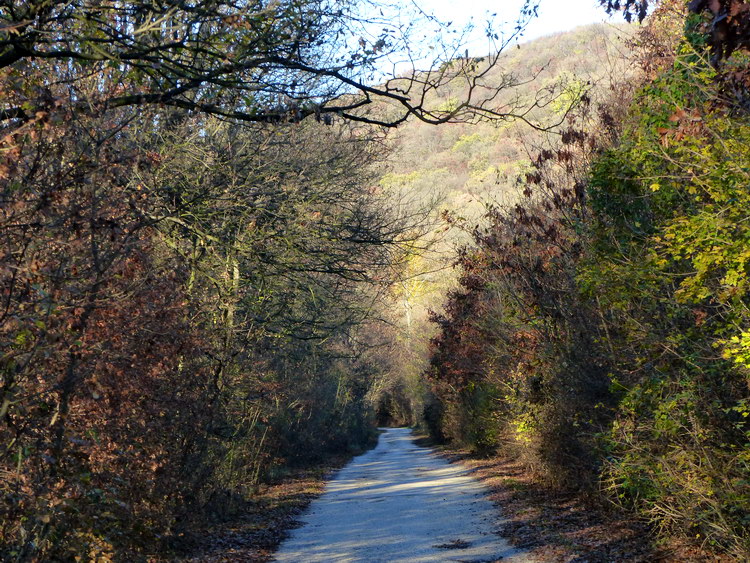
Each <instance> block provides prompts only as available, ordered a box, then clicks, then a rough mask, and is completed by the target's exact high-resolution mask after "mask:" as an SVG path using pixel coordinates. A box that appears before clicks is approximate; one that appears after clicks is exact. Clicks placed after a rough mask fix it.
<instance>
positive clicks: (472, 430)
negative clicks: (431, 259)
mask: <svg viewBox="0 0 750 563" xmlns="http://www.w3.org/2000/svg"><path fill="white" fill-rule="evenodd" d="M693 4H695V3H693ZM709 4H710V3H709ZM716 4H717V5H718V3H716ZM729 4H733V5H734V8H736V10H738V11H736V12H733V13H734V14H735V15H734V16H730V22H733V24H735V25H736V24H737V22H738V21H740V20H741V21H742V22H747V15H746V14H745V12H744V11H743V10H745V9H746V8H747V5H746V4H742V3H729ZM711 9H713V8H711ZM701 10H702V8H701V7H698V8H697V11H698V13H692V12H691V13H686V9H685V5H684V3H683V2H677V1H676V2H661V3H660V4H659V6H658V7H657V8H656V12H655V13H654V14H653V15H652V16H651V17H650V18H649V19H648V20H647V24H646V25H645V26H644V27H643V28H642V29H641V30H640V31H638V32H637V34H635V35H634V36H633V38H632V40H631V46H632V48H633V52H634V56H635V60H636V62H637V63H638V64H639V67H640V71H639V73H638V75H637V80H635V81H633V82H632V87H630V88H629V87H627V85H624V86H621V87H620V88H619V89H617V90H613V91H610V92H608V93H606V94H605V95H603V96H601V95H599V96H597V95H592V96H591V97H589V96H585V97H584V98H582V99H581V101H582V104H581V106H580V107H579V108H578V109H577V110H576V111H575V112H574V113H573V114H571V115H570V117H569V119H568V127H566V128H564V129H563V130H562V131H561V135H560V136H559V138H558V139H557V142H553V143H551V144H550V145H549V146H548V147H545V148H543V149H542V150H540V151H538V152H537V153H536V156H535V158H534V159H533V161H532V163H531V166H530V167H529V169H528V170H527V171H526V172H525V173H524V174H522V175H521V176H520V179H519V191H520V192H521V198H520V199H519V200H518V201H517V202H513V203H511V204H509V205H502V204H498V205H495V206H492V207H491V208H490V209H489V211H488V212H487V214H486V216H485V218H484V222H483V223H482V224H481V225H480V226H479V227H478V228H476V229H475V230H472V231H470V234H471V237H472V241H471V244H469V245H467V246H466V247H465V249H464V250H463V251H462V252H461V254H460V257H459V260H458V268H459V281H458V283H459V285H458V288H457V289H455V290H453V291H452V292H451V293H450V294H449V298H448V301H447V303H446V305H445V310H444V312H440V313H436V314H434V316H433V320H434V322H435V323H437V325H438V327H439V334H438V335H437V337H436V338H435V339H434V340H433V343H432V353H431V359H430V367H429V369H427V370H426V372H425V378H426V380H427V381H428V382H429V385H430V390H429V399H428V400H427V404H426V408H425V418H426V424H427V426H428V428H429V430H430V432H431V434H432V436H433V437H434V438H436V439H438V440H440V441H444V442H446V441H447V442H450V443H453V444H457V445H461V446H468V447H471V448H473V449H474V450H475V451H477V452H480V453H484V454H491V453H492V452H494V451H496V450H497V449H498V448H500V449H502V450H503V451H504V452H506V453H508V452H510V453H511V454H512V455H513V456H514V457H517V458H518V459H520V460H522V461H523V462H524V463H525V464H526V467H528V468H529V469H530V470H531V471H532V472H533V473H534V474H535V475H536V476H537V479H538V480H539V482H541V483H545V484H547V485H552V486H554V487H557V488H563V489H578V490H584V491H593V492H594V494H597V495H602V496H603V497H604V498H607V499H609V500H611V501H612V502H613V503H616V504H619V505H621V506H623V507H626V508H628V509H632V510H634V511H636V512H637V513H639V514H642V515H644V516H645V517H646V518H647V519H648V520H650V521H651V522H652V523H653V524H654V525H655V526H656V527H657V528H658V529H659V530H661V531H662V532H663V533H665V534H667V535H676V536H679V537H683V538H689V539H690V540H691V541H693V542H696V543H697V544H699V545H703V546H704V547H708V548H710V549H712V550H716V551H717V552H723V553H727V554H730V555H732V556H734V557H735V558H737V559H738V560H745V559H746V558H747V557H748V555H749V554H750V536H748V529H749V527H748V524H749V523H750V486H749V483H750V479H749V477H750V457H748V455H749V452H750V411H749V410H748V405H749V403H748V400H749V398H750V396H749V394H748V388H749V387H748V381H749V380H748V371H747V370H748V367H749V366H750V362H748V343H747V341H748V337H747V335H748V331H750V327H749V326H748V316H747V311H748V293H747V292H748V283H747V265H746V263H747V255H748V233H747V226H746V223H747V218H748V209H750V206H749V204H750V202H749V201H748V196H747V186H748V185H749V180H750V177H748V171H749V170H750V160H749V158H750V153H748V147H750V137H749V136H748V133H749V132H750V129H749V128H748V126H749V125H750V115H749V114H748V107H749V106H748V103H749V100H750V98H749V97H748V91H749V89H748V86H750V73H748V53H747V51H746V50H742V49H736V50H734V49H726V50H724V51H721V52H719V51H717V49H719V47H718V46H717V44H716V38H715V37H712V36H710V35H708V34H707V33H706V30H709V29H713V28H712V27H711V26H712V25H713V24H712V20H713V17H714V15H713V14H711V11H710V10H709V9H706V10H705V11H701ZM733 17H734V18H735V19H734V20H732V18H733Z"/></svg>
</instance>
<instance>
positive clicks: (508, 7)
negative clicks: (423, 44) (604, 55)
mask: <svg viewBox="0 0 750 563" xmlns="http://www.w3.org/2000/svg"><path fill="white" fill-rule="evenodd" d="M417 3H418V4H419V5H420V7H422V8H423V9H424V10H425V11H432V12H433V13H434V15H436V16H437V17H438V18H440V19H442V20H447V21H453V22H455V24H456V25H458V26H460V25H462V24H465V23H467V22H468V21H469V19H470V18H473V19H474V22H475V23H476V24H477V31H476V37H475V39H474V40H473V41H471V42H470V43H469V45H468V47H469V52H470V54H472V55H476V56H481V55H486V54H487V53H486V50H487V49H486V45H487V42H486V40H484V39H483V38H482V33H481V32H482V22H483V21H485V20H486V15H487V14H488V13H497V15H498V18H499V20H500V21H514V20H515V18H516V17H517V15H518V9H519V6H520V5H521V4H522V1H521V0H417ZM601 21H607V13H606V12H605V11H604V9H603V8H601V7H600V6H599V5H598V4H597V2H596V0H541V2H540V7H539V17H538V18H536V19H535V20H534V21H532V22H531V24H530V25H529V27H528V28H527V30H526V33H525V34H524V37H523V40H524V41H525V40H529V39H534V38H536V37H540V36H542V35H549V34H550V33H555V32H558V31H566V30H569V29H573V28H574V27H577V26H579V25H585V24H589V23H595V22H601ZM608 21H613V22H619V21H622V17H621V16H618V15H615V16H614V17H613V18H611V19H610V20H608Z"/></svg>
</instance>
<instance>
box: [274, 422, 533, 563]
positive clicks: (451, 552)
mask: <svg viewBox="0 0 750 563" xmlns="http://www.w3.org/2000/svg"><path fill="white" fill-rule="evenodd" d="M412 438H413V436H412V434H411V430H409V429H408V428H389V429H385V432H384V433H383V434H381V436H380V441H379V442H378V446H377V447H376V448H375V449H373V450H370V451H369V452H367V453H366V454H364V455H361V456H359V457H357V458H355V459H354V460H353V461H352V462H351V463H350V464H349V465H347V466H346V467H345V468H344V469H342V470H341V471H339V473H338V474H337V475H336V476H335V478H334V479H333V480H332V481H330V482H329V483H328V485H327V486H326V490H325V492H324V493H323V495H322V496H321V497H320V498H318V499H317V500H316V501H314V502H313V503H312V505H311V506H310V508H309V510H308V511H307V513H306V514H305V515H304V516H303V518H302V526H301V527H300V528H297V529H295V530H293V531H292V534H291V536H290V537H289V538H288V539H287V540H286V541H285V542H284V543H283V544H282V545H281V547H280V548H279V551H278V552H277V553H276V560H277V561H280V562H281V561H287V562H288V561H294V562H305V563H307V562H315V561H318V562H321V561H336V562H343V561H367V562H386V561H387V562H397V561H403V562H406V561H408V562H410V563H412V562H419V561H464V562H475V563H479V562H488V561H502V562H503V563H511V562H512V563H529V561H530V560H529V559H528V558H527V557H526V556H524V554H523V553H521V552H519V551H517V550H515V549H513V548H511V547H510V546H509V545H508V544H507V543H506V542H505V541H504V540H503V539H502V538H501V537H500V536H498V535H497V534H496V533H495V531H496V530H497V527H498V524H499V523H500V517H499V514H498V511H497V509H496V508H495V507H494V506H493V505H492V503H491V502H490V501H489V500H488V499H487V491H486V489H485V488H484V487H483V486H482V485H481V484H480V483H479V482H477V481H476V480H475V479H473V478H472V477H471V476H469V475H468V473H467V471H466V470H465V469H464V468H463V467H461V466H460V465H458V464H450V463H448V462H447V461H445V460H443V459H441V458H440V457H438V456H437V455H435V454H434V453H433V452H432V451H431V450H429V449H427V448H422V447H419V446H417V445H415V444H414V443H413V441H412Z"/></svg>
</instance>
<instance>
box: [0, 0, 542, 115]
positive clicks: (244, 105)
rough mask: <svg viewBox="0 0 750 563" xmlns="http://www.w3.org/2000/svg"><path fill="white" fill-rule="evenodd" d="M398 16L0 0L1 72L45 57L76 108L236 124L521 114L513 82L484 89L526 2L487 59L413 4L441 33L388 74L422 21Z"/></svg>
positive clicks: (304, 0) (292, 0) (217, 0)
mask: <svg viewBox="0 0 750 563" xmlns="http://www.w3.org/2000/svg"><path fill="white" fill-rule="evenodd" d="M396 9H398V10H400V11H403V7H402V6H397V5H390V4H389V3H388V2H381V1H378V0H345V1H333V0H282V1H279V2H268V1H266V0H248V1H244V2H236V1H233V0H208V1H206V2H200V3H189V2H183V1H178V0H169V1H165V2H157V1H155V0H136V1H130V2H124V1H119V0H73V1H67V2H62V1H60V0H22V1H18V0H2V1H1V2H0V23H1V24H2V27H0V69H1V68H9V67H14V68H23V67H25V66H27V65H32V66H33V65H35V64H38V62H39V61H42V60H44V61H47V62H51V63H52V64H53V65H55V67H56V68H57V70H58V73H60V74H63V75H64V76H65V79H64V83H65V84H66V85H67V86H68V93H67V97H68V99H69V102H70V104H71V105H72V106H73V107H74V108H75V110H76V111H89V112H90V111H94V112H96V111H105V110H108V109H112V108H117V107H123V106H138V105H144V104H152V105H153V104H158V105H163V106H171V107H178V108H182V109H186V110H191V111H199V112H205V113H209V114H213V115H219V116H223V117H226V118H233V119H237V120H240V121H246V122H283V121H299V120H301V119H303V118H305V117H307V116H316V117H318V118H322V119H324V120H326V121H329V120H330V119H331V118H332V116H333V115H341V116H343V117H345V118H347V119H352V120H356V121H364V122H368V123H375V124H379V125H385V126H395V125H398V124H399V123H402V122H403V121H404V120H405V119H406V118H407V117H409V116H410V115H412V116H415V117H417V118H419V119H422V120H424V121H427V122H429V123H444V122H447V121H452V120H456V119H461V118H466V117H469V116H475V115H478V116H482V117H486V118H490V119H506V118H509V117H512V116H514V115H520V116H521V117H523V114H522V111H521V108H520V107H515V106H512V105H511V106H505V107H498V106H497V104H496V103H495V98H496V96H497V92H498V91H499V90H501V89H504V88H507V87H511V86H513V85H514V83H515V82H514V79H513V78H512V77H508V78H507V80H504V81H503V82H502V83H501V84H500V85H496V84H494V85H493V84H489V83H487V82H486V81H485V80H484V78H485V76H486V73H487V70H488V69H489V68H491V67H492V66H493V65H494V64H496V63H497V61H498V55H499V51H500V50H501V49H502V47H503V46H505V45H507V44H508V42H510V41H511V40H512V39H514V38H516V37H517V36H518V35H519V34H520V33H522V31H523V28H524V27H525V25H526V23H527V22H528V21H529V19H530V18H531V17H533V16H534V15H535V13H536V2H534V1H532V0H526V2H525V3H524V5H523V7H522V8H521V10H520V13H519V18H518V21H517V23H516V25H515V27H514V28H513V30H512V31H511V33H510V34H509V35H508V36H507V37H504V38H501V37H500V35H499V34H498V32H497V31H495V30H494V29H491V28H490V29H488V31H487V35H488V39H489V41H490V44H491V45H493V46H494V47H495V48H496V52H495V53H494V54H491V55H490V56H489V57H488V59H487V60H478V59H473V58H469V57H468V56H466V57H461V56H459V51H458V47H459V45H460V37H461V35H460V34H458V35H457V36H458V37H459V39H458V40H456V41H452V40H450V41H449V40H447V39H445V37H444V34H443V33H442V31H441V29H443V24H441V23H440V22H437V21H436V20H434V18H431V17H429V16H424V14H423V13H422V12H421V11H419V10H418V11H417V13H418V14H423V17H421V20H422V22H424V23H428V24H429V25H431V26H433V27H437V28H438V29H437V30H435V29H433V30H431V32H432V33H434V32H435V31H437V35H436V36H437V40H436V41H435V42H434V43H433V45H432V46H433V47H437V49H436V50H435V51H433V52H434V53H436V54H435V55H433V58H432V63H431V65H430V69H429V70H427V71H424V72H420V71H417V70H411V71H409V73H408V74H407V75H406V76H404V77H399V78H391V79H385V78H383V77H384V76H385V74H386V73H384V72H383V71H382V69H383V68H386V67H387V66H388V65H392V64H393V63H394V57H400V58H401V59H402V60H407V61H411V63H412V65H416V64H417V62H416V61H419V60H420V59H421V58H422V57H423V55H424V53H421V52H418V51H417V50H416V46H415V42H413V40H412V35H413V34H415V33H417V32H420V33H421V32H422V31H423V30H424V28H423V27H420V26H419V25H417V24H415V23H414V22H415V21H417V20H419V19H420V18H419V17H418V14H415V15H414V17H413V18H410V19H411V21H410V23H408V24H404V25H401V24H394V23H392V22H391V20H390V19H389V16H391V15H393V10H396ZM396 21H399V20H398V19H397V20H396ZM448 25H449V24H448ZM498 41H499V42H500V43H498ZM93 75H102V76H104V75H106V76H108V77H109V79H110V80H111V81H114V82H116V83H117V84H118V88H117V90H116V91H114V92H112V91H102V92H99V93H97V94H98V95H96V96H94V98H93V99H92V98H91V96H82V95H81V94H82V93H81V92H80V91H79V89H78V88H77V86H76V85H77V82H78V81H79V80H80V79H81V78H83V77H87V76H93ZM454 80H462V81H465V82H466V83H467V84H468V85H469V87H470V88H469V95H467V96H466V98H465V99H463V100H462V101H461V102H460V103H458V104H456V106H455V107H453V108H450V109H448V110H446V109H440V108H438V107H431V106H430V104H429V101H430V100H429V98H430V95H431V94H433V93H434V92H435V91H436V90H437V89H438V88H440V87H442V86H445V85H447V84H448V83H450V82H451V81H454ZM92 93H93V92H89V94H92ZM379 100H387V101H390V102H393V103H394V104H395V106H396V107H397V108H398V110H397V111H396V112H395V113H394V114H392V115H389V116H387V117H385V116H383V115H377V114H372V113H367V112H365V111H364V108H366V107H367V106H368V105H370V104H373V103H374V102H376V101H379ZM45 101H46V103H44V102H45ZM51 103H52V100H51V99H47V100H38V101H36V102H29V103H25V104H17V105H5V104H4V105H5V107H3V108H2V111H1V112H0V117H2V118H3V119H4V120H8V119H21V120H27V119H30V118H32V117H33V116H34V115H35V113H36V112H38V111H46V110H47V109H48V108H49V106H50V104H51Z"/></svg>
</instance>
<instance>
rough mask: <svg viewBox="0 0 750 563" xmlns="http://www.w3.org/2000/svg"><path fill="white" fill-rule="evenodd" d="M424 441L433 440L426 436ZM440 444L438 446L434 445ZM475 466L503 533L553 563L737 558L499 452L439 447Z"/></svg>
mask: <svg viewBox="0 0 750 563" xmlns="http://www.w3.org/2000/svg"><path fill="white" fill-rule="evenodd" d="M418 443H419V445H428V444H429V440H428V439H426V438H424V437H422V438H420V439H419V440H418ZM434 447H435V446H433V448H434ZM436 451H437V452H438V453H439V454H440V455H442V456H445V457H447V458H448V459H450V460H451V461H454V462H460V463H461V464H463V465H464V466H466V467H469V468H470V469H471V470H472V471H473V475H474V477H476V478H477V479H478V480H480V481H481V482H482V483H483V484H484V485H485V486H487V487H489V488H490V490H491V497H490V498H491V499H492V500H493V501H494V502H495V504H496V505H497V506H498V507H499V508H500V510H501V511H502V514H503V516H504V517H505V518H506V519H507V521H506V522H505V523H504V524H503V526H502V528H501V530H500V534H501V535H502V536H503V537H505V538H506V539H507V540H508V541H509V542H510V543H511V545H513V546H514V547H518V548H521V549H528V550H530V555H532V556H533V557H534V558H536V559H537V560H538V561H544V562H549V563H612V562H618V563H619V562H628V563H630V562H632V563H657V562H658V563H688V562H689V563H706V562H709V561H710V562H722V563H724V562H727V563H728V562H731V561H734V559H732V558H730V557H727V556H721V555H716V554H712V553H710V552H708V551H706V550H704V549H701V548H700V547H698V546H693V545H687V544H684V543H681V542H679V541H678V540H663V539H659V538H658V537H657V535H656V533H655V532H654V530H653V529H652V528H651V527H650V526H649V525H648V524H647V523H645V522H643V521H642V520H640V519H638V518H637V517H635V516H634V515H633V514H632V513H628V512H626V511H624V510H622V509H618V508H617V507H615V506H613V505H610V504H608V503H606V501H603V500H602V499H601V498H600V497H598V496H597V495H591V494H585V493H582V492H570V491H567V492H566V491H559V490H555V489H551V488H547V487H544V486H542V485H540V484H539V483H538V482H536V481H535V480H534V478H533V475H532V474H531V473H530V472H529V471H528V470H527V468H526V467H525V466H524V465H523V464H521V463H520V462H518V461H516V460H513V459H511V458H509V457H503V456H502V455H497V456H495V457H492V458H478V457H476V456H472V455H471V454H470V453H469V452H467V451H463V450H454V449H449V448H436Z"/></svg>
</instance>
